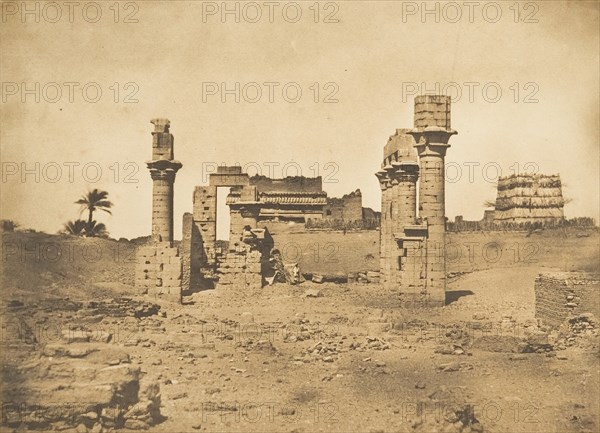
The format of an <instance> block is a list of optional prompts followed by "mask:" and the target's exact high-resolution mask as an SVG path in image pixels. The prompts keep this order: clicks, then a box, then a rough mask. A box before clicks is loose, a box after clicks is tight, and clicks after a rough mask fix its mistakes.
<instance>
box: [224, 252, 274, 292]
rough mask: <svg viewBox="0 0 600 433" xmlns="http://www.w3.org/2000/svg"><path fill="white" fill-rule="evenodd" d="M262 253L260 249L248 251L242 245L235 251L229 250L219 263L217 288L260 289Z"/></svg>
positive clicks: (261, 282)
mask: <svg viewBox="0 0 600 433" xmlns="http://www.w3.org/2000/svg"><path fill="white" fill-rule="evenodd" d="M261 267H262V254H261V252H260V251H249V250H248V249H247V248H246V247H244V246H242V247H240V248H238V249H237V251H233V252H229V253H227V254H226V255H225V257H224V258H223V261H222V262H221V263H220V264H219V267H218V271H217V275H218V283H217V288H218V289H228V288H232V287H233V286H234V285H235V287H236V288H237V289H241V290H244V289H248V290H254V289H260V288H261V287H262V285H263V277H262V268H261Z"/></svg>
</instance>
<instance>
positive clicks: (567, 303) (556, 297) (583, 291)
mask: <svg viewBox="0 0 600 433" xmlns="http://www.w3.org/2000/svg"><path fill="white" fill-rule="evenodd" d="M582 313H593V314H594V315H595V316H596V318H598V317H600V274H591V273H585V272H553V273H544V274H540V275H539V276H538V277H537V278H536V280H535V317H536V318H538V319H541V320H542V322H543V323H544V324H546V325H550V326H554V327H557V326H559V325H560V324H562V323H563V322H564V321H565V320H566V319H567V318H568V317H569V316H573V315H577V314H582Z"/></svg>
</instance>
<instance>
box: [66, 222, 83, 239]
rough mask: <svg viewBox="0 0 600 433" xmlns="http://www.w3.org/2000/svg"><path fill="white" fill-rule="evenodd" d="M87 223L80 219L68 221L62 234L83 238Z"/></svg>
mask: <svg viewBox="0 0 600 433" xmlns="http://www.w3.org/2000/svg"><path fill="white" fill-rule="evenodd" d="M86 226H87V222H85V221H84V220H82V219H78V220H75V221H69V222H68V223H66V224H65V226H64V228H63V230H62V233H65V234H68V235H75V236H83V235H85V233H86Z"/></svg>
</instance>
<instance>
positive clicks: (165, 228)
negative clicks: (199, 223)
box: [146, 119, 182, 244]
mask: <svg viewBox="0 0 600 433" xmlns="http://www.w3.org/2000/svg"><path fill="white" fill-rule="evenodd" d="M151 123H152V124H154V131H153V132H152V138H153V140H152V160H151V161H148V162H146V164H147V166H148V169H149V170H150V176H151V177H152V181H153V182H152V239H153V241H155V242H169V243H170V244H171V243H172V242H173V184H174V183H175V175H176V173H177V171H178V170H179V169H180V168H181V167H182V164H181V163H180V162H179V161H175V160H173V153H174V151H173V143H174V138H173V134H171V133H170V132H169V128H170V122H169V120H167V119H153V120H151Z"/></svg>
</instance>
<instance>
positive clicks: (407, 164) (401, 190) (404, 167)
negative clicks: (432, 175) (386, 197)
mask: <svg viewBox="0 0 600 433" xmlns="http://www.w3.org/2000/svg"><path fill="white" fill-rule="evenodd" d="M392 166H393V167H394V171H392V172H390V174H389V176H390V177H391V179H392V183H395V184H396V186H395V188H394V191H393V194H394V196H393V202H394V206H395V208H396V209H397V211H396V215H395V216H394V221H393V239H392V241H393V246H394V249H393V258H392V259H393V265H394V267H393V270H392V272H393V275H394V278H393V280H394V283H395V286H396V287H402V289H403V290H404V289H405V288H406V287H405V286H406V285H407V284H411V285H413V284H414V282H413V281H412V278H411V279H408V281H404V280H406V278H403V274H404V273H405V272H404V270H403V269H402V268H401V265H400V262H401V261H402V257H403V256H404V247H405V245H403V244H402V243H400V245H399V240H398V238H400V237H403V236H404V231H405V228H406V226H410V225H414V224H416V221H417V179H418V178H419V166H418V164H417V163H416V162H412V161H404V162H400V161H397V162H392Z"/></svg>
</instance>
